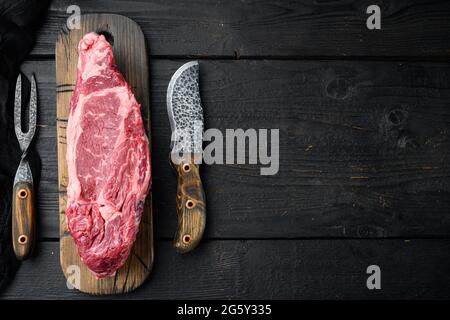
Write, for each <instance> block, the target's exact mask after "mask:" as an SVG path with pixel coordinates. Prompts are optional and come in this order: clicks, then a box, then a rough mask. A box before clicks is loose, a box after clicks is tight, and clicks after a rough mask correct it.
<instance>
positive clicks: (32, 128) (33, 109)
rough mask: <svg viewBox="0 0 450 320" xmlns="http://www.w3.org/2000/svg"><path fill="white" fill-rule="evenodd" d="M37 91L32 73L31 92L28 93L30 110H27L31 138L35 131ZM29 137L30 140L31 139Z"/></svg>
mask: <svg viewBox="0 0 450 320" xmlns="http://www.w3.org/2000/svg"><path fill="white" fill-rule="evenodd" d="M36 109H37V91H36V79H35V77H34V73H33V75H32V76H31V93H30V110H29V125H28V134H29V135H30V136H31V138H32V137H33V135H34V132H35V131H36V114H37V110H36ZM31 138H30V140H31Z"/></svg>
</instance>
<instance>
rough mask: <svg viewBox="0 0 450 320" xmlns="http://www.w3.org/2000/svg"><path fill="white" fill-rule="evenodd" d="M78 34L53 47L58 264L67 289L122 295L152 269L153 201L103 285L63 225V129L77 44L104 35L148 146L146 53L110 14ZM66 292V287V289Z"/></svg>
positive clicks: (86, 21) (138, 34) (94, 18)
mask: <svg viewBox="0 0 450 320" xmlns="http://www.w3.org/2000/svg"><path fill="white" fill-rule="evenodd" d="M80 27H81V28H80V29H78V30H77V29H73V30H67V29H64V30H62V32H61V33H60V35H59V36H58V40H57V42H56V49H55V53H56V111H57V134H58V181H59V221H60V261H61V267H62V271H63V272H64V275H65V276H66V279H67V280H68V283H70V284H71V285H72V286H74V287H75V288H77V289H79V290H80V291H82V292H86V293H90V294H115V293H125V292H128V291H131V290H133V289H135V288H137V287H139V286H140V285H141V284H142V283H143V282H144V281H145V279H146V278H147V276H148V275H149V273H150V270H151V268H152V264H153V224H152V196H151V191H150V193H149V195H148V197H147V201H146V205H145V209H144V213H143V216H142V221H141V224H140V230H139V233H138V235H137V239H136V242H135V244H134V247H133V249H132V251H131V253H130V256H129V257H128V260H127V262H126V263H125V265H124V266H123V267H122V268H121V269H119V270H118V272H117V273H116V276H115V277H108V278H104V279H101V280H98V279H96V278H95V276H94V275H93V274H92V273H91V272H90V271H89V270H88V268H87V267H86V266H85V265H84V263H83V262H81V260H80V257H79V255H78V253H77V249H76V246H75V243H74V241H73V239H72V236H71V235H70V233H69V231H68V229H67V223H66V214H65V212H66V200H67V199H66V188H67V182H68V174H67V163H66V127H67V119H68V114H69V104H70V99H71V97H72V93H73V90H74V88H75V82H76V66H77V61H78V49H77V48H78V42H79V41H80V39H81V38H82V37H83V36H84V35H85V34H86V33H88V32H92V31H95V32H97V33H103V34H104V35H105V36H106V38H107V40H108V41H109V42H110V43H112V44H113V51H114V58H115V60H116V63H117V65H118V67H119V70H120V71H121V72H122V74H123V75H124V76H125V79H126V80H127V82H128V83H129V84H130V86H131V87H132V89H133V92H134V94H135V96H136V99H137V100H138V102H140V103H141V106H142V107H141V108H142V117H143V119H144V123H145V124H146V130H147V134H148V137H149V140H150V135H149V133H150V108H149V107H150V102H149V100H150V99H149V92H150V91H149V73H148V61H147V49H146V43H145V38H144V35H143V33H142V30H141V28H140V27H139V26H138V25H137V24H136V23H135V22H134V21H132V20H130V19H128V18H126V17H124V16H120V15H114V14H90V15H83V16H81V25H80ZM69 287H70V286H69Z"/></svg>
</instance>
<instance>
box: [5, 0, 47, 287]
mask: <svg viewBox="0 0 450 320" xmlns="http://www.w3.org/2000/svg"><path fill="white" fill-rule="evenodd" d="M49 2H50V1H48V0H0V289H2V288H3V287H4V286H5V284H6V283H7V282H8V280H10V279H11V278H12V276H13V274H14V272H15V270H16V268H17V266H18V262H17V261H16V259H15V257H14V254H13V251H12V243H11V200H12V188H13V179H14V175H15V172H16V169H17V166H18V164H19V161H20V156H21V154H20V149H19V144H18V142H17V139H16V136H15V133H14V116H13V110H14V88H15V82H16V78H17V75H18V74H19V68H20V64H21V63H22V61H23V60H24V59H25V58H26V56H27V55H28V53H29V52H30V50H31V49H32V46H33V42H34V36H35V33H36V31H37V29H38V27H39V25H40V23H41V22H42V20H43V19H44V17H45V13H46V10H47V7H48V5H49ZM37 77H39V75H37ZM23 80H25V77H24V78H23ZM27 87H28V89H29V82H28V83H26V81H25V83H24V86H23V88H24V92H27V91H28V90H27V89H26V88H27ZM38 89H39V88H38ZM24 100H25V101H26V97H24ZM29 161H30V166H31V169H32V170H33V175H34V178H35V181H34V183H35V185H36V184H37V183H38V179H39V172H40V159H39V156H38V154H37V152H36V151H35V150H34V148H32V150H31V151H30V154H29Z"/></svg>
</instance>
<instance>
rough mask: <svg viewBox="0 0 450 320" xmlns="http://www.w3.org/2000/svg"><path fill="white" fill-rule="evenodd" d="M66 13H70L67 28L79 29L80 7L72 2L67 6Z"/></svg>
mask: <svg viewBox="0 0 450 320" xmlns="http://www.w3.org/2000/svg"><path fill="white" fill-rule="evenodd" d="M66 12H67V13H71V15H70V16H69V18H67V22H66V25H67V28H68V29H69V30H74V29H80V28H81V24H80V22H81V9H80V7H79V6H77V5H75V4H73V5H71V6H68V7H67V10H66Z"/></svg>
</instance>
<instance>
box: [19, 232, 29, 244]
mask: <svg viewBox="0 0 450 320" xmlns="http://www.w3.org/2000/svg"><path fill="white" fill-rule="evenodd" d="M18 240H19V244H22V245H23V244H26V243H27V242H28V237H27V236H26V235H24V234H23V235H21V236H19V239H18Z"/></svg>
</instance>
